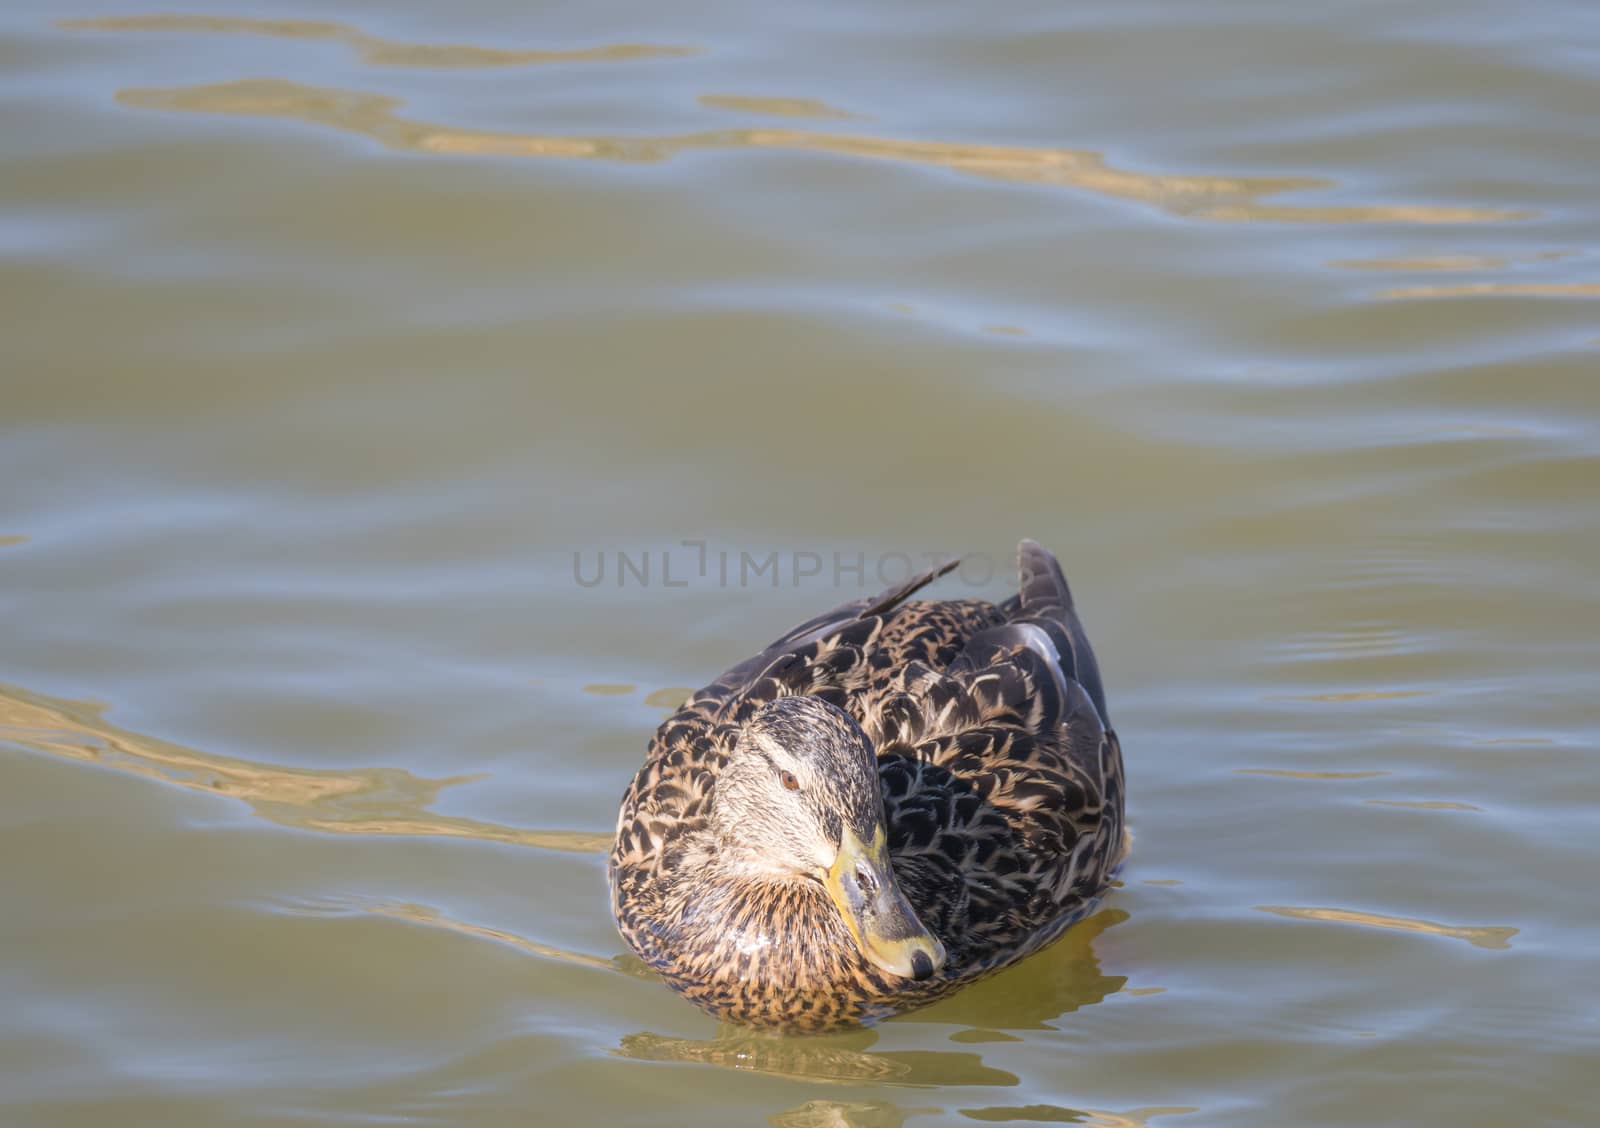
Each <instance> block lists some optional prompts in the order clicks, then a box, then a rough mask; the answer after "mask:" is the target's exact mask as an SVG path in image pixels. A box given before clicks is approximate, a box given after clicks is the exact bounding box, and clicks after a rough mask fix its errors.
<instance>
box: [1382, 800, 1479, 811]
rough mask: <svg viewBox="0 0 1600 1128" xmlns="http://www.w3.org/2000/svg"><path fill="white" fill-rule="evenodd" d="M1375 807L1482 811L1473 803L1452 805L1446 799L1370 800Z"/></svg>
mask: <svg viewBox="0 0 1600 1128" xmlns="http://www.w3.org/2000/svg"><path fill="white" fill-rule="evenodd" d="M1367 802H1368V803H1369V804H1370V805H1371V806H1374V807H1408V808H1410V809H1411V810H1414V811H1481V810H1483V808H1482V807H1474V806H1473V805H1472V804H1471V803H1452V802H1450V801H1448V800H1445V799H1368V800H1367Z"/></svg>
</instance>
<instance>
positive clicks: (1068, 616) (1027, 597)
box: [1001, 540, 1111, 728]
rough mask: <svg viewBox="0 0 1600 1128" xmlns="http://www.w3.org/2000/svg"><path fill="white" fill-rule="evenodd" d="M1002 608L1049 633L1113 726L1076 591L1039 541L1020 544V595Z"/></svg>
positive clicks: (1070, 672)
mask: <svg viewBox="0 0 1600 1128" xmlns="http://www.w3.org/2000/svg"><path fill="white" fill-rule="evenodd" d="M1001 606H1002V609H1003V610H1004V611H1005V612H1006V617H1007V619H1008V621H1009V622H1010V623H1012V624H1016V625H1022V624H1031V625H1034V626H1037V627H1039V628H1041V629H1042V630H1043V631H1044V632H1045V633H1046V634H1048V635H1049V636H1050V640H1051V641H1052V642H1053V643H1054V644H1055V649H1056V651H1057V653H1058V655H1059V662H1060V669H1061V673H1062V674H1064V675H1065V676H1066V677H1068V678H1071V679H1073V680H1074V681H1076V682H1077V683H1078V684H1079V685H1081V686H1083V688H1084V689H1085V690H1086V691H1087V692H1088V694H1089V700H1090V701H1092V702H1093V703H1094V707H1095V709H1096V710H1097V711H1098V712H1099V713H1100V721H1101V723H1102V724H1104V725H1105V726H1106V727H1107V728H1110V727H1111V718H1110V716H1109V715H1108V714H1107V713H1106V695H1105V690H1104V689H1103V688H1102V687H1101V684H1100V664H1099V663H1098V662H1097V661H1096V660H1095V656H1094V648H1093V647H1092V646H1090V645H1089V635H1088V634H1087V633H1086V632H1085V631H1084V629H1083V622H1082V621H1081V620H1080V619H1079V618H1078V611H1077V608H1076V607H1074V606H1073V603H1072V589H1071V588H1069V587H1068V586H1067V578H1066V577H1065V576H1063V575H1062V574H1061V565H1060V564H1059V563H1057V561H1056V558H1055V555H1054V554H1053V553H1051V552H1050V551H1049V550H1048V549H1046V548H1044V547H1043V546H1041V545H1040V544H1039V543H1038V542H1037V541H1033V540H1024V541H1023V542H1022V543H1021V544H1019V545H1017V594H1016V596H1015V597H1014V598H1013V599H1008V600H1007V601H1006V602H1005V603H1004V604H1002V605H1001Z"/></svg>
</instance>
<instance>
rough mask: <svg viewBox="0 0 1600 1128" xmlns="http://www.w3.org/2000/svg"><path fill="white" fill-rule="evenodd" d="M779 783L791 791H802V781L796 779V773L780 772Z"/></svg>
mask: <svg viewBox="0 0 1600 1128" xmlns="http://www.w3.org/2000/svg"><path fill="white" fill-rule="evenodd" d="M778 781H779V782H780V783H782V784H783V786H784V787H786V788H788V789H789V790H790V791H799V790H800V781H799V780H797V779H795V778H794V773H793V772H791V771H780V772H778Z"/></svg>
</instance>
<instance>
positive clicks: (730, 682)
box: [684, 560, 960, 717]
mask: <svg viewBox="0 0 1600 1128" xmlns="http://www.w3.org/2000/svg"><path fill="white" fill-rule="evenodd" d="M958 564H960V560H948V561H946V562H944V563H942V564H939V565H937V566H935V567H932V568H929V569H927V570H926V571H923V572H919V573H917V574H916V575H914V576H912V577H911V578H910V579H908V580H906V582H905V583H903V584H898V585H896V586H895V587H892V588H889V589H888V590H887V591H884V592H883V593H881V594H880V595H877V596H874V597H872V598H868V599H854V600H851V601H850V602H848V603H841V604H840V605H839V606H838V607H835V608H834V609H833V610H831V611H826V612H824V613H823V614H821V615H818V616H816V617H815V618H811V619H807V620H806V621H805V622H803V623H801V624H799V625H798V626H796V627H793V628H792V629H790V630H788V631H786V632H785V633H784V634H783V636H782V637H781V638H779V639H777V640H776V641H774V642H773V643H772V644H771V645H769V646H767V647H766V648H765V649H764V650H762V651H761V653H759V654H756V655H753V656H752V657H750V658H747V659H745V660H744V661H743V662H740V663H739V664H738V665H736V666H733V667H731V668H729V669H728V670H725V671H724V672H723V673H722V675H721V676H720V677H718V678H717V679H716V680H715V681H713V682H712V683H711V684H710V685H708V686H706V687H705V688H704V689H701V690H699V691H697V692H696V693H695V694H693V695H692V696H691V697H690V698H689V700H688V702H686V703H685V705H684V708H685V709H692V710H693V711H694V712H695V713H697V714H699V715H702V716H708V717H709V716H713V715H716V716H721V715H724V714H726V713H727V712H728V709H729V706H730V705H736V704H738V702H739V700H742V701H748V702H750V703H752V704H760V703H762V702H766V701H770V700H772V699H773V698H774V697H777V696H780V695H781V694H783V693H798V692H809V691H813V690H819V689H826V688H827V687H829V686H830V685H834V684H835V682H836V680H837V679H836V678H835V677H834V675H836V674H838V673H839V672H840V668H841V664H844V665H854V663H855V662H856V661H857V660H858V659H859V658H860V657H861V656H862V653H863V651H864V650H866V649H870V648H871V646H872V644H873V642H874V641H875V640H876V638H877V636H878V632H879V631H880V629H881V627H882V625H883V619H884V617H885V616H886V615H889V614H890V613H892V612H893V611H894V610H895V609H896V608H898V607H899V606H900V605H901V604H903V603H904V602H905V601H906V600H907V599H910V598H911V596H913V595H915V594H916V593H917V592H918V591H921V590H922V589H923V588H925V587H927V586H928V585H929V584H931V583H933V581H934V580H937V579H938V578H939V577H940V576H943V575H945V574H946V573H948V572H950V571H951V570H952V569H954V568H955V567H956V566H957V565H958ZM763 683H769V684H763ZM835 703H836V704H839V703H840V702H835Z"/></svg>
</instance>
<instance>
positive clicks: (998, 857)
mask: <svg viewBox="0 0 1600 1128" xmlns="http://www.w3.org/2000/svg"><path fill="white" fill-rule="evenodd" d="M1018 564H1019V571H1020V584H1019V591H1018V594H1017V595H1014V596H1012V597H1011V598H1010V599H1008V600H1006V601H1005V602H1003V603H1000V604H993V603H988V602H986V601H983V600H975V599H962V600H947V601H938V602H936V601H921V600H918V601H911V602H908V601H907V600H908V597H909V596H911V595H912V594H913V593H915V592H916V591H917V590H918V589H919V588H921V587H923V586H924V585H925V584H927V583H929V582H930V581H932V580H933V579H935V578H937V577H938V576H940V575H943V574H944V573H945V572H947V571H949V570H950V568H952V567H954V564H953V563H952V564H948V565H945V566H944V567H942V568H938V569H934V570H932V571H929V572H926V573H923V574H922V575H920V576H917V577H915V578H913V579H912V580H910V581H909V582H907V583H906V584H904V585H903V586H901V587H899V588H897V589H895V590H893V591H890V592H887V593H885V594H884V595H883V596H881V597H880V598H878V599H876V600H858V601H856V602H854V603H848V604H845V605H844V606H843V607H840V608H838V609H836V610H834V611H832V612H829V613H828V614H826V615H823V616H820V617H819V618H816V619H812V620H811V621H810V622H807V623H803V624H801V625H800V626H798V627H796V628H795V629H794V630H792V631H790V632H789V633H788V634H786V635H784V636H783V637H782V638H781V639H779V640H778V641H777V642H775V643H773V644H772V645H771V646H769V647H768V648H767V649H766V650H764V651H762V652H761V653H760V654H759V655H757V656H756V657H754V658H751V659H749V660H748V661H745V662H742V663H740V664H739V665H737V666H735V667H733V669H731V670H729V671H728V672H727V673H725V674H723V675H722V677H720V678H718V679H717V680H716V681H715V682H713V683H712V684H711V685H709V686H707V687H706V688H705V689H702V690H700V691H699V692H698V693H696V694H694V695H693V696H692V697H690V698H689V700H688V701H687V702H685V703H684V705H683V707H682V708H680V709H679V710H678V711H677V712H676V713H674V714H673V715H672V716H671V717H669V718H667V720H666V722H665V723H663V724H662V726H661V727H660V728H659V729H657V730H656V734H655V738H654V739H653V740H652V741H651V743H650V751H649V753H648V755H646V757H645V762H644V766H643V767H642V768H640V769H639V773H638V775H636V776H635V777H634V780H633V783H632V785H631V786H630V787H629V788H628V792H627V794H626V795H625V796H624V797H623V800H622V811H621V813H620V815H619V817H618V820H617V838H616V844H615V845H614V846H613V847H612V850H611V859H610V867H609V875H610V881H611V907H612V912H613V914H614V915H615V916H616V920H617V927H618V928H619V929H620V930H621V932H622V935H623V938H624V939H626V940H627V942H628V944H629V946H630V947H632V948H633V950H634V951H635V952H637V953H638V954H639V956H640V958H642V959H643V960H644V961H645V962H646V963H648V964H649V965H650V966H651V967H653V968H655V969H656V970H657V971H658V972H660V973H661V976H662V977H663V978H664V979H665V980H666V981H667V983H668V984H670V985H671V986H672V987H673V988H674V989H676V990H677V991H679V992H681V993H682V994H683V995H685V996H686V997H687V998H689V999H690V1000H691V1001H692V1002H694V1003H696V1004H697V1005H699V1006H700V1007H702V1008H703V1009H705V1010H707V1011H709V1012H710V1013H712V1014H713V1015H715V1016H717V1017H718V1018H725V1019H731V1020H733V1021H735V1022H743V1023H750V1024H753V1025H757V1026H769V1027H777V1028H781V1029H786V1030H795V1031H816V1030H825V1029H829V1028H831V1027H836V1026H844V1025H850V1024H855V1023H860V1022H865V1021H870V1020H872V1019H875V1018H879V1017H882V1016H884V1015H886V1014H890V1013H893V1012H895V1011H899V1010H903V1009H905V1008H907V1007H912V1006H919V1005H921V1004H923V1003H928V1002H931V1001H933V1000H934V999H937V998H939V997H940V996H943V995H946V994H948V993H950V992H951V991H954V990H955V989H956V988H958V987H960V986H962V985H964V984H966V983H970V982H972V981H973V980H974V979H977V978H978V977H979V976H982V975H984V974H986V973H987V972H991V971H994V970H996V969H998V968H1001V967H1004V966H1005V965H1007V964H1009V963H1012V962H1014V961H1016V960H1019V959H1021V958H1022V957H1024V956H1026V955H1028V954H1029V953H1031V952H1034V951H1036V950H1037V949H1039V948H1041V947H1043V946H1044V945H1045V944H1048V943H1049V942H1050V941H1051V940H1054V939H1055V938H1056V937H1057V936H1059V935H1060V934H1061V933H1062V932H1063V931H1064V930H1065V929H1066V928H1067V926H1068V925H1070V924H1072V923H1073V922H1074V921H1077V920H1079V919H1081V918H1082V917H1083V916H1085V915H1086V914H1087V913H1088V912H1089V911H1090V909H1092V908H1093V906H1094V903H1095V900H1096V898H1097V897H1098V895H1099V894H1100V893H1101V892H1102V891H1103V890H1104V888H1105V886H1106V883H1107V881H1108V880H1109V878H1110V876H1111V874H1112V872H1113V870H1114V869H1115V868H1116V866H1117V863H1118V862H1119V861H1120V860H1121V858H1122V855H1123V852H1124V849H1125V843H1124V838H1123V830H1122V753H1121V749H1120V747H1119V746H1118V743H1117V737H1116V734H1115V733H1114V732H1112V731H1111V728H1110V726H1109V723H1108V721H1107V717H1106V703H1105V696H1104V693H1103V691H1102V690H1101V688H1100V672H1099V669H1098V668H1097V666H1096V664H1095V659H1094V652H1093V651H1092V650H1091V649H1090V648H1089V640H1088V638H1087V637H1086V636H1085V634H1084V632H1083V625H1082V624H1081V623H1080V622H1079V621H1078V615H1077V612H1076V611H1075V610H1074V609H1073V604H1072V594H1071V592H1070V591H1069V590H1068V588H1067V582H1066V580H1065V579H1064V578H1063V577H1062V575H1061V568H1060V566H1059V565H1058V564H1057V563H1056V559H1055V557H1054V556H1052V555H1051V554H1050V553H1049V552H1046V551H1045V550H1044V549H1043V548H1041V547H1039V545H1037V544H1035V543H1034V542H1033V541H1023V542H1022V545H1021V547H1020V548H1019V550H1018Z"/></svg>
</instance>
